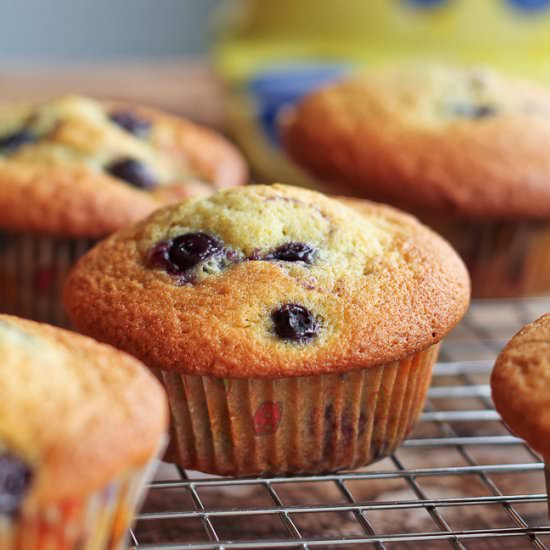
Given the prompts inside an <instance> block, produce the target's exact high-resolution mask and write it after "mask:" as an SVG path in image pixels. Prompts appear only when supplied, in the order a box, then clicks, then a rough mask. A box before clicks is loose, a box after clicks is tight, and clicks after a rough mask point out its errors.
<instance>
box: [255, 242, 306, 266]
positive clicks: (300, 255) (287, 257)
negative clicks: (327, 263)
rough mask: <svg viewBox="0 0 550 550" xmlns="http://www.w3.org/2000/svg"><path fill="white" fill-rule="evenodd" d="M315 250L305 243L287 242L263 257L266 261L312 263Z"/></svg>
mask: <svg viewBox="0 0 550 550" xmlns="http://www.w3.org/2000/svg"><path fill="white" fill-rule="evenodd" d="M316 253H317V250H316V249H315V248H314V247H313V246H311V245H309V244H306V243H298V242H289V243H285V244H282V245H281V246H279V247H278V248H276V249H275V250H274V251H273V252H270V253H269V254H267V255H266V256H265V258H264V259H266V260H281V261H283V262H304V263H306V264H311V263H313V261H314V259H315V255H316Z"/></svg>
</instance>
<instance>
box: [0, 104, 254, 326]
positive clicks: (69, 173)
mask: <svg viewBox="0 0 550 550" xmlns="http://www.w3.org/2000/svg"><path fill="white" fill-rule="evenodd" d="M245 179H246V168H245V165H244V162H243V160H242V158H241V156H240V155H239V153H238V152H237V151H236V150H235V149H234V148H233V147H232V146H231V145H230V144H229V143H227V142H226V141H225V140H224V139H223V138H222V137H221V136H218V135H217V134H215V133H213V132H211V131H209V130H207V129H205V128H201V127H198V126H196V125H194V124H192V123H191V122H188V121H185V120H183V119H179V118H176V117H174V116H171V115H168V114H164V113H161V112H159V111H155V110H152V109H146V108H143V107H138V106H134V105H125V104H118V103H100V102H97V101H94V100H92V99H87V98H84V97H77V96H67V97H62V98H59V99H55V100H52V101H49V102H46V103H43V104H39V105H14V106H11V107H5V108H4V109H1V110H0V288H5V289H6V291H5V292H4V291H0V311H1V310H3V311H8V312H10V313H18V314H21V315H24V316H28V317H34V318H37V319H39V320H48V321H52V322H58V323H60V322H62V321H63V316H62V314H61V312H60V310H59V309H58V308H56V303H58V300H57V302H56V299H57V298H58V291H59V290H60V284H61V282H62V279H63V278H64V275H65V274H66V271H67V269H68V267H69V265H70V264H71V262H72V261H74V259H75V258H76V257H77V256H78V255H79V254H81V253H82V251H83V250H85V249H87V248H89V247H90V242H91V241H94V240H96V239H98V238H100V237H103V236H105V235H108V234H109V233H111V232H113V231H115V230H116V229H119V228H120V227H123V226H124V225H127V224H128V223H130V222H133V221H136V220H138V219H140V218H142V217H144V216H145V215H147V214H149V213H151V212H152V211H153V210H155V209H156V208H158V207H159V206H162V205H163V204H166V203H168V202H174V201H176V200H179V199H182V198H185V197H188V196H193V195H208V194H210V193H211V192H212V191H213V190H215V189H216V188H221V187H226V186H233V185H238V184H241V183H244V182H245Z"/></svg>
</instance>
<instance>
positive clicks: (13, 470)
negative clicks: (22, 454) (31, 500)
mask: <svg viewBox="0 0 550 550" xmlns="http://www.w3.org/2000/svg"><path fill="white" fill-rule="evenodd" d="M31 481H32V470H31V469H30V468H29V466H28V465H27V464H25V462H23V461H22V460H21V459H20V458H19V457H17V456H16V455H14V454H12V453H9V452H8V453H4V454H1V455H0V516H8V517H10V516H15V515H17V513H18V512H19V510H20V508H21V504H22V502H23V499H24V498H25V495H26V494H27V491H28V490H29V487H30V484H31Z"/></svg>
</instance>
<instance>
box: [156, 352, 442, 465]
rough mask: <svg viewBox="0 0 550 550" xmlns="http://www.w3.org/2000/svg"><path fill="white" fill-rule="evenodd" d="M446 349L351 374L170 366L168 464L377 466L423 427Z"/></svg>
mask: <svg viewBox="0 0 550 550" xmlns="http://www.w3.org/2000/svg"><path fill="white" fill-rule="evenodd" d="M438 348H439V346H438V345H436V346H432V347H430V348H428V349H426V350H425V351H422V352H420V353H418V354H416V355H414V356H411V357H409V358H406V359H403V360H401V361H397V362H394V363H389V364H386V365H382V366H376V367H371V368H365V369H360V370H354V371H350V372H348V373H345V374H326V375H317V376H303V377H286V378H279V379H220V378H213V377H208V376H193V375H185V374H179V373H175V372H169V371H162V372H160V373H158V374H159V376H160V378H161V380H162V381H163V383H164V386H165V388H166V390H167V393H168V397H169V400H170V406H171V411H172V423H171V443H170V448H169V452H168V453H167V460H169V461H173V462H176V463H178V464H179V465H180V466H182V467H184V468H189V469H195V470H201V471H203V472H209V473H214V474H221V475H236V476H245V475H258V474H290V473H321V472H330V471H335V470H340V469H347V468H356V467H359V466H363V465H366V464H369V463H370V462H373V461H374V460H378V459H381V458H383V457H385V456H388V455H389V454H391V453H392V452H393V451H394V450H395V449H396V448H397V447H398V446H399V445H400V444H401V442H402V441H403V440H404V439H405V437H406V436H407V434H408V433H409V431H410V430H411V429H412V427H413V426H414V424H415V422H416V420H417V418H418V415H419V414H420V412H421V410H422V407H423V404H424V399H425V396H426V392H427V390H428V386H429V384H430V380H431V374H432V367H433V364H434V363H435V360H436V357H437V352H438Z"/></svg>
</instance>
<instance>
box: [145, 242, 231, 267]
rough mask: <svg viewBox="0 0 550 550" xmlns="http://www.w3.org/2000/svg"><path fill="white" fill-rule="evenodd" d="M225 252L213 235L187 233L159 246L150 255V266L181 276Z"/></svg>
mask: <svg viewBox="0 0 550 550" xmlns="http://www.w3.org/2000/svg"><path fill="white" fill-rule="evenodd" d="M223 251H224V248H223V244H222V243H221V242H220V241H219V240H218V239H216V238H215V237H212V236H211V235H208V234H206V233H201V232H198V233H186V234H185V235H180V236H179V237H176V238H175V239H172V240H170V241H164V242H161V243H159V244H157V246H155V248H153V250H152V251H151V253H150V255H149V264H150V265H151V266H152V267H162V268H164V269H166V271H168V273H171V274H181V273H185V272H186V271H189V270H190V269H192V268H193V267H195V266H196V265H198V264H199V263H201V262H204V261H206V260H208V259H209V258H212V257H213V256H216V255H218V254H221V253H222V252H223Z"/></svg>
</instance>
